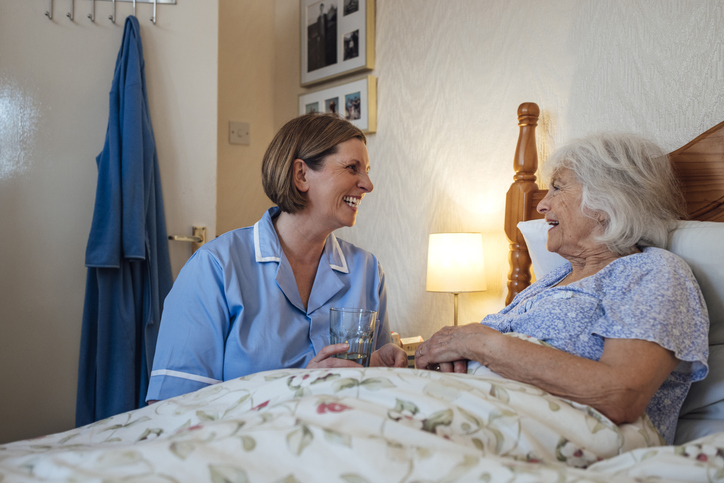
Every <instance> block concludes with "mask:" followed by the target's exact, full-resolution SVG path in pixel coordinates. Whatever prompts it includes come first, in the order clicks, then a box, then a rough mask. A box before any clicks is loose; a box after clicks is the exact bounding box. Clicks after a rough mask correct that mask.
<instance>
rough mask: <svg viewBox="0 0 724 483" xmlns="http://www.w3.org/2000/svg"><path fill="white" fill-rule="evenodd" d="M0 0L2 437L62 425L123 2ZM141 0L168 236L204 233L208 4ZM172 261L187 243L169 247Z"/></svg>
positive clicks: (179, 260) (71, 408) (183, 254)
mask: <svg viewBox="0 0 724 483" xmlns="http://www.w3.org/2000/svg"><path fill="white" fill-rule="evenodd" d="M54 5H55V12H54V18H53V20H52V21H51V20H49V19H48V18H46V17H45V15H44V12H45V10H46V9H47V8H48V2H37V1H32V2H18V1H14V0H0V222H1V223H2V226H3V230H4V235H3V245H2V250H0V388H1V389H0V394H1V395H0V443H3V442H7V441H11V440H16V439H21V438H27V437H32V436H37V435H40V434H45V433H49V432H55V431H61V430H66V429H70V428H72V427H73V426H74V421H75V396H76V381H77V370H78V349H79V345H80V332H81V319H82V313H83V300H84V295H85V277H86V269H85V267H84V259H85V246H86V242H87V240H88V233H89V230H90V223H91V217H92V214H93V203H94V199H95V189H96V178H97V170H96V163H95V157H96V155H97V154H98V153H99V152H100V151H101V149H102V148H103V142H104V138H105V133H106V126H107V121H108V93H109V91H110V87H111V79H112V77H113V69H114V66H115V62H116V56H117V55H118V51H119V48H120V43H121V38H122V33H123V26H124V21H125V18H126V17H127V16H128V15H129V14H130V13H131V10H132V7H131V5H130V4H121V3H118V4H117V16H118V21H117V23H116V24H113V23H111V22H110V21H109V20H108V19H107V17H108V15H110V8H111V5H110V3H109V2H97V3H96V15H97V18H96V22H95V23H92V22H91V21H90V20H89V19H88V18H86V15H87V14H88V13H90V2H86V1H84V2H75V21H74V22H71V21H70V20H69V19H68V18H66V16H65V14H66V13H67V11H68V8H69V6H70V2H59V1H55V2H54ZM151 12H152V8H151V7H150V6H149V5H138V6H137V13H138V15H137V16H138V18H139V21H140V24H141V36H142V39H143V46H144V54H145V60H146V79H147V87H148V97H149V102H150V110H151V118H152V122H153V126H154V132H155V137H156V143H157V149H158V156H159V164H160V170H161V179H162V184H163V194H164V203H165V208H166V221H167V225H168V230H169V232H170V233H179V234H190V233H191V226H192V225H194V224H203V225H206V226H207V227H208V229H209V232H210V234H211V235H212V236H213V234H214V232H215V220H216V213H215V202H216V119H217V115H216V105H217V104H216V102H217V42H218V5H217V1H216V0H212V1H209V0H205V1H203V2H181V1H179V2H178V5H175V6H163V5H162V6H159V7H158V23H157V25H155V26H154V25H153V24H152V23H151V22H150V21H149V18H150V16H151ZM170 249H171V255H172V264H173V270H174V272H175V273H176V272H178V270H179V269H180V268H181V266H182V264H183V263H184V262H185V260H186V259H187V258H188V256H189V254H190V251H191V249H190V246H188V245H186V244H171V247H170Z"/></svg>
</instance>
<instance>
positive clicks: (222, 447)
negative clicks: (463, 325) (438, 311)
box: [0, 367, 724, 483]
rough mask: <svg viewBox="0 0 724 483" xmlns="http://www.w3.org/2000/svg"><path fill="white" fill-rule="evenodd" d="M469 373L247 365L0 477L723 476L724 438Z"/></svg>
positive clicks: (34, 454) (18, 447) (10, 459)
mask: <svg viewBox="0 0 724 483" xmlns="http://www.w3.org/2000/svg"><path fill="white" fill-rule="evenodd" d="M474 372H475V374H441V373H438V372H430V371H417V370H413V369H385V368H368V369H362V368H360V369H333V370H330V369H325V370H321V369H313V370H307V369H294V370H289V369H285V370H277V371H270V372H264V373H259V374H254V375H251V376H247V377H244V378H240V379H236V380H233V381H228V382H225V383H222V384H218V385H215V386H210V387H208V388H205V389H202V390H200V391H197V392H195V393H191V394H187V395H185V396H180V397H177V398H174V399H170V400H168V401H162V402H159V403H156V404H154V405H152V406H150V407H146V408H142V409H138V410H135V411H131V412H128V413H124V414H119V415H117V416H114V417H112V418H109V419H106V420H103V421H99V422H97V423H94V424H91V425H88V426H84V427H82V428H78V429H75V430H71V431H67V432H64V433H58V434H53V435H49V436H45V437H42V438H38V439H33V440H28V441H19V442H16V443H12V444H8V445H3V446H0V482H2V483H6V482H10V481H12V482H15V481H19V482H23V481H99V482H100V481H123V480H132V481H141V482H143V481H149V482H150V481H154V482H155V481H167V482H182V481H189V482H204V481H211V482H257V481H265V482H266V481H269V482H285V483H293V482H319V481H341V482H347V483H364V482H382V481H393V482H414V481H445V482H456V481H488V482H498V481H506V482H508V481H511V482H512V481H551V482H554V481H555V482H562V481H598V482H608V481H641V480H640V478H645V477H649V476H650V477H660V478H661V480H658V481H714V480H717V479H719V480H724V470H723V468H724V458H723V455H724V452H723V449H724V434H720V435H714V436H711V437H708V438H704V439H702V440H700V441H698V442H695V443H690V444H689V445H688V446H681V447H673V446H668V447H659V446H658V445H660V444H661V441H660V438H659V436H658V434H657V433H656V431H655V429H654V428H653V427H652V425H651V423H650V421H649V420H648V418H647V417H642V418H641V419H639V420H638V421H636V423H634V424H626V425H621V426H616V425H614V424H613V423H611V422H610V421H609V420H608V419H606V418H605V417H603V416H602V415H601V414H599V413H598V412H597V411H595V410H593V409H591V408H590V407H587V406H582V405H579V404H575V403H571V402H569V401H566V400H563V399H560V398H557V397H554V396H552V395H550V394H548V393H546V392H544V391H541V390H540V389H537V388H535V387H533V386H530V385H527V384H521V383H517V382H514V381H510V380H507V379H503V378H500V377H499V376H496V375H495V374H493V373H490V372H488V371H487V370H486V369H485V368H482V367H481V368H478V369H477V370H476V371H474ZM636 448H638V449H636ZM667 478H668V480H667Z"/></svg>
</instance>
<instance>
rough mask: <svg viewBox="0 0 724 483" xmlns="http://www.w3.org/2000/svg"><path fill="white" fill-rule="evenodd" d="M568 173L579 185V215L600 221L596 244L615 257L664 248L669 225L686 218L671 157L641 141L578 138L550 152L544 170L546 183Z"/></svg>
mask: <svg viewBox="0 0 724 483" xmlns="http://www.w3.org/2000/svg"><path fill="white" fill-rule="evenodd" d="M566 168H567V169H570V170H571V171H573V172H574V173H575V175H576V177H577V179H578V181H579V182H580V183H581V186H582V194H581V210H582V211H583V213H584V214H586V215H587V216H589V217H591V218H593V219H602V220H603V221H601V224H602V225H603V227H604V233H603V235H601V236H600V237H598V240H599V241H600V242H602V243H604V244H605V245H606V246H607V247H608V249H609V250H611V251H612V252H614V253H616V254H618V255H622V256H623V255H629V254H631V253H632V252H634V251H635V250H636V248H643V247H647V246H654V247H659V248H665V246H666V240H667V237H668V233H669V230H670V228H671V226H672V223H673V222H675V221H676V220H678V219H680V218H682V217H684V216H685V215H686V211H685V202H684V198H683V196H682V194H681V190H680V189H679V185H678V183H677V180H676V177H675V175H674V172H673V168H672V166H671V162H670V160H669V157H668V156H667V155H666V153H665V152H664V151H663V150H662V149H661V148H660V147H658V146H657V145H656V144H655V143H653V142H651V141H648V140H646V139H643V138H641V137H639V136H636V135H633V134H614V133H599V134H592V135H589V136H586V137H584V138H581V139H577V140H575V141H572V142H570V143H569V144H567V145H565V146H563V147H562V148H560V149H558V150H557V151H556V152H554V153H553V154H552V155H551V156H550V157H549V158H548V160H547V161H546V163H545V164H544V166H543V168H542V171H543V175H544V177H546V178H549V179H550V178H551V177H553V176H555V175H556V174H557V173H558V172H559V171H560V170H561V169H566ZM601 215H603V216H601Z"/></svg>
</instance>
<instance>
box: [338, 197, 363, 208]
mask: <svg viewBox="0 0 724 483" xmlns="http://www.w3.org/2000/svg"><path fill="white" fill-rule="evenodd" d="M342 200H344V202H345V203H347V205H349V206H351V207H352V208H357V207H358V206H359V204H360V203H362V198H356V197H354V196H345V197H344V198H342Z"/></svg>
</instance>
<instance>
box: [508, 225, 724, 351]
mask: <svg viewBox="0 0 724 483" xmlns="http://www.w3.org/2000/svg"><path fill="white" fill-rule="evenodd" d="M518 229H520V232H521V233H522V234H523V238H525V244H526V245H528V254H529V255H530V259H531V261H532V262H533V272H534V273H535V276H536V278H541V277H543V276H544V275H545V274H546V273H548V272H550V271H551V270H553V269H555V268H557V267H559V266H561V265H563V264H564V263H566V260H565V259H564V258H563V257H561V256H560V255H558V254H556V253H551V252H549V251H548V250H547V249H546V241H547V240H548V225H547V224H546V222H545V220H532V221H521V222H520V223H518ZM666 248H667V249H668V250H670V251H671V252H673V253H675V254H677V255H678V256H680V257H681V258H683V259H684V261H686V263H688V264H689V266H690V267H691V270H692V271H693V272H694V276H695V277H696V280H697V281H698V282H699V286H700V287H701V292H702V293H703V294H704V300H706V306H707V309H708V310H709V320H710V328H709V344H710V345H714V344H724V223H715V222H709V221H679V222H678V223H677V225H676V228H675V229H674V230H672V232H671V233H670V234H669V241H668V244H667V247H666Z"/></svg>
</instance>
